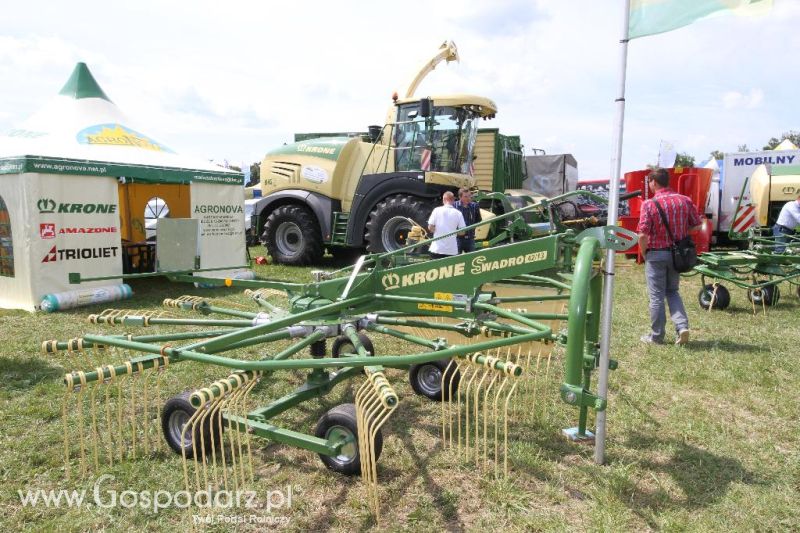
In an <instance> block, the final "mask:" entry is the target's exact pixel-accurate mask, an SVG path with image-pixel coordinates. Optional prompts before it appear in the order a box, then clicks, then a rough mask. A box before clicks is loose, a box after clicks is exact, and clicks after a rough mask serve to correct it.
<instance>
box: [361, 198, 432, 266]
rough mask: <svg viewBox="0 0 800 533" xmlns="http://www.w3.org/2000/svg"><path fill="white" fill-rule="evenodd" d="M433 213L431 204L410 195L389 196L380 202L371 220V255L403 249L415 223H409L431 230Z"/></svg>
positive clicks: (368, 240)
mask: <svg viewBox="0 0 800 533" xmlns="http://www.w3.org/2000/svg"><path fill="white" fill-rule="evenodd" d="M432 210H433V207H432V205H431V204H430V203H428V202H426V201H424V200H422V199H421V198H417V197H415V196H410V195H408V194H397V195H394V196H389V197H388V198H386V199H385V200H382V201H380V202H378V205H376V206H375V208H374V209H373V210H372V212H370V214H369V218H368V219H367V226H366V229H367V233H366V237H365V238H366V241H367V251H369V252H370V253H382V252H391V251H393V250H397V249H398V248H402V247H403V246H405V245H406V243H407V238H408V232H409V231H410V230H411V223H410V222H408V220H406V219H408V218H410V219H411V220H414V221H415V222H416V223H417V224H419V225H420V226H422V227H423V228H427V225H428V217H430V215H431V211H432Z"/></svg>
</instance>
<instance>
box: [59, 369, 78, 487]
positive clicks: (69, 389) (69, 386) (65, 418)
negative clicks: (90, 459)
mask: <svg viewBox="0 0 800 533" xmlns="http://www.w3.org/2000/svg"><path fill="white" fill-rule="evenodd" d="M64 380H65V381H66V386H65V388H64V399H63V402H62V404H61V420H62V422H63V424H64V472H65V473H66V476H67V479H69V478H70V470H71V468H70V464H69V410H68V409H67V404H68V403H69V399H70V397H71V396H70V395H71V394H73V393H74V390H75V384H74V382H73V378H72V374H71V373H69V374H65V375H64Z"/></svg>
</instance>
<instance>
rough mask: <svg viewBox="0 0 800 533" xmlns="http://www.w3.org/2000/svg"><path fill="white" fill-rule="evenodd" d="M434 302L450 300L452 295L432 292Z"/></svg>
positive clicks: (450, 293)
mask: <svg viewBox="0 0 800 533" xmlns="http://www.w3.org/2000/svg"><path fill="white" fill-rule="evenodd" d="M433 299H434V300H452V299H453V293H452V292H434V293H433Z"/></svg>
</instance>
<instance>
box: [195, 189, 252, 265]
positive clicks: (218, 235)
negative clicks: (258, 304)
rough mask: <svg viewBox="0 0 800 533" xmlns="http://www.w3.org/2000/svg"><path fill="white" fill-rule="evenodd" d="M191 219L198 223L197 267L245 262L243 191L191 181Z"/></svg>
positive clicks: (242, 263) (243, 263)
mask: <svg viewBox="0 0 800 533" xmlns="http://www.w3.org/2000/svg"><path fill="white" fill-rule="evenodd" d="M190 191H191V197H192V201H191V203H192V205H191V208H192V218H195V219H198V220H200V268H203V269H206V268H216V267H236V266H242V265H245V264H246V263H247V259H246V258H247V250H246V247H245V234H244V188H243V187H241V186H229V185H214V184H211V183H198V182H192V184H191V188H190ZM245 270H246V268H238V269H227V270H219V271H213V272H204V273H203V274H202V275H203V276H206V277H214V278H221V277H236V275H237V274H239V273H240V272H242V271H245Z"/></svg>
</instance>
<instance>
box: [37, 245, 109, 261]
mask: <svg viewBox="0 0 800 533" xmlns="http://www.w3.org/2000/svg"><path fill="white" fill-rule="evenodd" d="M118 248H119V247H118V246H99V247H95V248H60V249H59V248H58V247H56V246H53V247H52V248H50V251H49V252H47V254H46V255H45V256H44V258H42V263H55V262H56V261H74V260H77V259H104V258H107V257H117V249H118Z"/></svg>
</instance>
